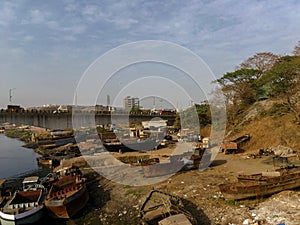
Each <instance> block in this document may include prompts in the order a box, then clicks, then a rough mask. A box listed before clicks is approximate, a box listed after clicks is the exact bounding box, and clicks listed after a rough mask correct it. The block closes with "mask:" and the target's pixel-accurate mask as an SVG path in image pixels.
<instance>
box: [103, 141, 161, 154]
mask: <svg viewBox="0 0 300 225" xmlns="http://www.w3.org/2000/svg"><path fill="white" fill-rule="evenodd" d="M102 144H103V146H104V147H105V149H106V150H107V151H110V152H118V151H119V150H121V151H139V150H140V151H148V150H153V149H155V148H156V147H157V146H158V145H159V143H158V142H156V140H155V139H146V140H140V139H136V138H130V139H124V140H122V141H116V142H103V143H102Z"/></svg>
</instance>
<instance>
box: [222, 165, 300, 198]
mask: <svg viewBox="0 0 300 225" xmlns="http://www.w3.org/2000/svg"><path fill="white" fill-rule="evenodd" d="M298 187H300V167H294V168H281V169H277V170H276V171H274V172H264V173H259V174H251V175H239V176H238V181H237V182H234V183H228V184H221V185H219V188H220V191H221V192H222V194H223V196H224V198H225V199H227V200H239V199H246V198H255V197H262V196H266V195H271V194H274V193H277V192H280V191H284V190H290V189H294V188H298Z"/></svg>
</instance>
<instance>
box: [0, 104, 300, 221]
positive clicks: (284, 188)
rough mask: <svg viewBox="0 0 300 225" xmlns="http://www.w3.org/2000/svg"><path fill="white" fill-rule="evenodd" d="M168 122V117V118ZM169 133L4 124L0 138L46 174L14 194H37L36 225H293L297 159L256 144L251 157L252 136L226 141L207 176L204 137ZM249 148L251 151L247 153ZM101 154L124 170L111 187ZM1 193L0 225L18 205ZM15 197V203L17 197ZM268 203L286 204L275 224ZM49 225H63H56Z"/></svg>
mask: <svg viewBox="0 0 300 225" xmlns="http://www.w3.org/2000/svg"><path fill="white" fill-rule="evenodd" d="M261 104H266V103H261ZM15 113H18V112H15ZM61 113H62V112H61ZM160 113H161V112H157V114H160ZM157 114H156V115H155V116H157ZM168 114H169V116H170V115H173V116H175V114H174V113H173V112H168ZM172 121H175V120H174V119H172ZM173 123H175V122H173ZM174 125H176V124H171V125H170V124H168V122H167V120H151V121H143V122H140V123H136V122H135V123H131V124H130V126H131V127H129V129H128V130H127V132H128V135H125V134H127V133H126V132H125V128H126V127H127V126H125V125H124V127H123V128H122V126H121V125H119V126H118V127H116V126H107V125H106V126H98V127H97V129H96V133H94V132H93V129H88V128H84V129H83V131H84V134H85V135H83V133H82V132H83V131H82V130H81V132H79V131H77V132H75V131H73V130H71V129H65V130H50V129H46V128H39V127H35V126H30V125H26V126H24V125H21V126H20V125H15V124H10V123H5V124H3V125H2V129H3V131H4V134H5V135H7V136H10V137H14V138H20V139H21V140H23V141H24V146H25V147H27V148H28V151H30V149H33V151H35V152H37V153H38V154H39V157H37V158H36V164H37V165H39V167H42V168H45V167H46V168H47V171H48V172H49V173H48V174H45V173H44V174H43V176H42V175H40V177H32V176H31V177H30V176H29V177H25V178H24V180H23V181H22V185H23V186H24V185H25V184H26V180H27V182H31V185H32V184H34V188H33V189H32V190H31V189H30V190H27V189H28V187H27V189H26V187H23V188H22V190H23V192H25V193H26V191H28V192H29V193H31V192H32V194H31V195H34V192H36V195H37V197H36V198H37V199H41V200H39V201H38V200H36V201H37V203H36V204H38V205H37V206H39V204H41V202H43V203H42V205H41V208H43V210H44V212H43V213H45V214H43V215H44V217H43V216H39V217H37V218H38V220H37V224H40V223H43V224H47V222H46V221H48V220H49V221H52V222H53V221H56V220H57V218H61V219H62V218H63V219H64V221H63V223H64V224H72V223H76V224H83V221H85V222H87V221H88V223H89V224H99V221H101V224H127V223H129V221H130V223H131V224H157V221H158V220H159V218H160V220H162V221H163V219H164V218H165V219H166V221H165V222H161V223H159V224H164V223H166V224H168V223H170V221H172V218H171V217H170V218H169V219H168V216H167V215H169V214H170V215H173V216H174V220H176V219H177V220H178V221H181V220H182V221H186V222H185V224H228V223H235V224H242V223H243V222H245V221H249V223H248V224H271V222H272V221H273V222H274V221H275V222H278V223H279V222H280V221H281V220H282V221H286V223H287V222H288V223H287V224H297V220H296V221H295V217H294V216H292V217H290V216H288V214H290V210H292V211H293V212H295V213H296V212H297V210H298V208H297V207H298V206H297V204H298V200H299V197H298V196H299V191H297V190H298V189H299V187H300V170H299V166H300V158H299V151H297V149H292V148H290V147H287V146H283V145H280V142H278V144H277V143H273V145H272V146H270V145H269V143H264V144H262V147H260V148H257V149H253V148H251V146H252V145H249V144H250V143H251V141H253V139H254V140H255V139H256V138H258V139H259V138H260V136H257V135H259V134H255V133H253V132H250V133H245V134H244V135H241V133H240V132H237V134H239V135H240V136H237V135H235V136H232V137H235V138H226V139H224V140H223V141H222V143H221V144H220V146H217V148H216V149H217V151H218V152H217V155H216V157H215V158H214V159H213V160H212V162H210V163H208V164H209V166H208V167H207V168H206V166H205V165H204V164H205V161H206V160H205V158H207V159H208V161H209V160H210V159H211V157H212V154H213V153H214V151H213V150H212V151H207V150H209V149H213V148H212V143H211V142H212V141H211V140H210V138H209V136H208V134H209V130H207V127H206V128H205V129H202V130H201V131H200V132H201V133H202V134H200V133H198V132H196V131H193V130H176V127H175V126H174ZM127 128H128V127H127ZM150 128H151V129H150ZM122 129H123V130H122ZM248 129H249V128H248ZM116 130H117V132H116ZM248 131H250V129H249V130H248ZM120 134H122V135H121V136H120ZM150 137H152V139H151V138H150ZM249 147H250V149H251V150H252V151H251V150H247V149H249ZM178 148H184V150H183V152H179V153H176V154H175V155H174V154H173V152H174V150H175V149H178ZM177 151H178V150H177ZM107 154H109V155H110V156H112V157H113V158H115V159H117V160H118V161H119V162H121V163H122V164H124V165H129V168H127V167H124V168H123V169H121V170H122V171H119V169H116V170H109V171H110V172H113V176H114V177H116V179H115V180H112V181H110V180H109V179H108V178H106V177H105V176H101V175H100V174H101V173H102V169H103V168H105V167H111V166H112V167H117V165H115V164H114V163H112V162H111V160H112V159H111V158H110V157H108V156H107ZM202 159H203V160H204V161H203V160H202ZM113 165H115V166H113ZM201 167H202V168H203V169H201ZM132 168H133V169H134V171H137V173H134V177H132V179H133V180H131V182H132V185H124V184H122V183H121V180H122V177H124V176H127V175H128V173H131V171H132V170H131V169H132ZM127 169H128V172H126V170H127ZM160 177H163V178H164V179H158V181H159V182H158V183H154V184H150V185H143V186H140V185H138V186H136V185H134V182H135V181H139V180H142V179H145V178H146V179H147V178H149V179H155V178H160ZM130 179H131V178H130ZM29 180H31V181H29ZM24 182H25V183H24ZM274 184H276V185H275V186H274ZM39 185H40V186H39ZM266 185H267V186H266ZM27 186H28V185H27ZM231 186H232V187H231ZM1 187H2V196H3V197H2V203H1V208H2V207H3V209H2V211H1V214H0V216H1V218H2V220H3V222H2V223H3V224H5V221H7V220H8V219H9V218H10V217H9V216H8V215H9V214H7V213H9V212H10V211H9V210H6V207H9V206H8V205H7V204H9V205H11V204H13V203H10V202H16V201H20V200H9V199H10V198H11V197H8V196H12V197H13V198H17V196H15V197H14V194H13V193H10V194H9V195H8V191H9V190H10V189H9V187H6V186H5V182H4V180H3V181H2V183H1ZM4 187H5V188H4ZM252 187H253V188H252ZM273 187H274V190H273V189H272V188H273ZM239 188H240V189H239ZM251 188H252V190H251ZM16 193H17V194H18V195H21V193H22V192H16ZM29 193H28V194H29ZM156 195H162V196H164V197H159V199H160V201H162V203H161V204H159V203H157V200H155V201H154V204H158V206H155V207H154V206H151V204H153V200H152V198H158V197H153V196H156ZM26 196H27V194H26ZM38 196H41V197H38ZM77 196H78V197H77ZM147 196H148V197H147ZM68 198H70V200H67V199H68ZM169 198H170V199H172V200H170V199H169ZM287 198H288V199H287ZM5 199H7V200H5ZM20 199H21V198H20ZM30 199H34V198H33V197H30ZM72 199H73V200H72ZM162 199H163V200H162ZM168 199H169V200H168ZM174 199H175V200H176V201H175V200H174ZM272 199H273V200H272ZM291 199H293V200H291ZM68 201H70V203H67V202H68ZM178 201H179V202H178ZM268 201H270V203H268V204H267V202H268ZM272 201H273V202H272ZM276 201H281V202H283V201H289V202H286V204H284V205H285V206H282V207H283V209H281V210H282V211H281V212H280V213H281V214H282V215H281V216H277V214H276V213H278V212H274V211H272V207H273V206H272V205H273V204H276ZM290 201H291V202H290ZM79 202H80V204H78V203H79ZM149 202H150V203H149ZM172 202H173V203H172ZM179 203H180V205H178V204H179ZM18 204H20V203H17V205H18ZM22 204H24V203H22ZM68 204H69V205H68ZM149 204H150V206H149ZM166 204H175V205H169V206H168V205H166ZM264 204H266V205H267V206H264ZM42 206H43V207H42ZM14 207H17V206H14ZM147 207H148V208H149V209H147V210H146V209H145V208H147ZM161 207H163V208H161ZM169 207H171V208H169ZM178 207H179V208H178ZM262 207H264V209H266V207H270V208H269V209H268V210H270V211H269V214H268V216H266V212H265V211H261V210H262ZM171 209H172V210H174V211H172V210H171ZM153 210H154V211H153ZM170 210H171V211H170ZM284 210H287V211H286V214H284ZM5 213H6V214H5ZM45 215H46V217H45ZM180 215H181V216H180ZM272 216H273V218H272ZM274 216H275V217H274ZM48 217H49V219H46V220H43V218H48ZM55 218H56V219H55ZM152 220H153V221H152ZM169 220H170V221H169ZM81 221H82V222H81ZM120 221H123V222H120ZM151 221H152V222H151ZM154 221H156V222H154ZM168 221H169V222H168ZM282 221H281V222H282ZM58 222H62V221H61V220H59V219H58ZM268 222H269V223H268ZM273 222H272V223H273Z"/></svg>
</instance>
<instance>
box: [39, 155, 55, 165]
mask: <svg viewBox="0 0 300 225" xmlns="http://www.w3.org/2000/svg"><path fill="white" fill-rule="evenodd" d="M36 160H37V162H38V164H40V165H52V158H51V157H50V156H41V157H38V158H37V159H36Z"/></svg>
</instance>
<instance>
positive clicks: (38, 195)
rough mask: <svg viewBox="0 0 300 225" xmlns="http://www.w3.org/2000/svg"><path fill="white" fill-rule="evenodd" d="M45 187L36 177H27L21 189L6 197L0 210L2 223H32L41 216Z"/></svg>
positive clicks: (11, 224)
mask: <svg viewBox="0 0 300 225" xmlns="http://www.w3.org/2000/svg"><path fill="white" fill-rule="evenodd" d="M45 195H46V189H45V188H44V187H43V186H42V185H40V184H38V177H27V178H25V179H24V181H23V190H22V191H16V192H15V193H14V195H13V196H12V197H11V198H8V199H7V201H6V203H5V204H4V206H3V208H1V211H0V218H1V224H2V225H21V224H32V223H35V222H37V221H38V220H40V219H41V218H42V216H43V208H44V204H43V203H44V198H45Z"/></svg>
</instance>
